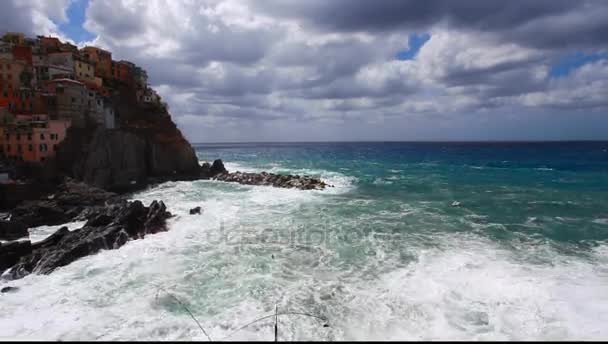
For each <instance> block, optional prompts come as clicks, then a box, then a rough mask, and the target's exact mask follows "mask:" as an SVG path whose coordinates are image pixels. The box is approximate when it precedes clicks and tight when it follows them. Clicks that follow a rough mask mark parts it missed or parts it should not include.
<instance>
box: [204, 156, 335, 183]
mask: <svg viewBox="0 0 608 344" xmlns="http://www.w3.org/2000/svg"><path fill="white" fill-rule="evenodd" d="M201 178H203V179H210V178H211V179H214V180H220V181H224V182H233V183H239V184H245V185H267V186H274V187H280V188H295V189H300V190H322V189H325V188H326V187H333V185H328V184H326V183H325V182H323V181H322V180H320V179H318V178H312V177H308V176H299V175H290V174H289V175H281V174H274V173H268V172H261V173H246V172H238V171H237V172H234V173H230V172H228V170H226V167H225V166H224V163H223V162H222V160H221V159H217V160H215V161H213V164H212V165H209V163H208V162H205V163H203V165H202V166H201Z"/></svg>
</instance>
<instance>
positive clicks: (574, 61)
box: [549, 51, 608, 78]
mask: <svg viewBox="0 0 608 344" xmlns="http://www.w3.org/2000/svg"><path fill="white" fill-rule="evenodd" d="M603 59H608V53H591V54H585V53H583V52H580V51H577V52H575V53H570V54H566V55H562V56H561V57H560V58H559V59H558V60H557V61H556V62H555V63H554V64H553V65H552V66H551V70H550V72H549V75H550V76H551V77H552V78H559V77H564V76H567V75H568V74H570V73H571V72H572V71H573V70H575V69H577V68H580V67H582V66H584V65H586V64H588V63H593V62H596V61H599V60H603Z"/></svg>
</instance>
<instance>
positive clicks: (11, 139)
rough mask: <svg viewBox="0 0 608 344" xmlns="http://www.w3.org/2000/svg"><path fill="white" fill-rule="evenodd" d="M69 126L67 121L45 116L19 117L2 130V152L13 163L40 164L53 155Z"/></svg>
mask: <svg viewBox="0 0 608 344" xmlns="http://www.w3.org/2000/svg"><path fill="white" fill-rule="evenodd" d="M69 127H70V121H69V120H50V119H49V117H48V115H18V116H16V118H15V121H14V123H13V124H11V125H7V126H3V127H2V153H3V154H4V156H5V157H6V158H8V159H9V160H12V161H27V162H43V161H45V160H46V159H48V158H49V157H51V156H54V155H55V152H56V151H57V145H58V144H59V143H60V142H61V141H63V140H64V139H65V136H66V132H67V129H68V128H69Z"/></svg>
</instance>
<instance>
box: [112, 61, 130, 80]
mask: <svg viewBox="0 0 608 344" xmlns="http://www.w3.org/2000/svg"><path fill="white" fill-rule="evenodd" d="M131 65H132V64H131V63H130V62H128V61H118V62H116V61H112V78H113V79H115V80H118V81H120V82H122V83H124V84H127V85H131V84H132V83H133V82H132V79H133V76H132V74H131Z"/></svg>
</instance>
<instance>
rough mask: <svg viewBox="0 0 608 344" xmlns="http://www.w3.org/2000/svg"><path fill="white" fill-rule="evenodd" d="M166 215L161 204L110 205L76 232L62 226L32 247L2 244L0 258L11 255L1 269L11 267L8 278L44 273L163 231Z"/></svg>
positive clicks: (163, 205) (126, 203)
mask: <svg viewBox="0 0 608 344" xmlns="http://www.w3.org/2000/svg"><path fill="white" fill-rule="evenodd" d="M170 216H171V213H169V212H168V211H167V210H166V207H165V204H164V203H163V202H162V201H161V202H158V201H154V202H152V203H151V204H150V206H148V207H145V206H144V205H143V204H142V203H141V202H140V201H134V202H123V203H117V204H112V205H108V206H107V207H105V208H104V210H103V211H101V212H99V213H98V214H97V215H96V216H95V217H93V218H92V219H91V220H89V221H88V222H87V224H86V225H85V226H84V227H82V228H80V229H76V230H74V231H69V230H68V229H67V228H66V227H62V228H61V229H59V230H58V231H57V232H56V233H54V234H53V235H51V236H50V237H49V238H47V239H45V240H44V241H42V242H39V243H35V244H33V245H32V244H30V243H29V241H28V242H27V245H26V244H22V243H15V242H12V243H10V244H11V245H12V246H11V247H9V248H6V249H5V247H4V245H3V246H2V248H1V249H0V257H3V258H4V256H6V255H8V254H12V255H11V256H10V257H11V260H10V262H8V263H6V264H4V265H3V266H4V269H6V268H8V267H11V269H10V271H9V276H10V278H12V279H17V278H22V277H24V276H26V275H28V274H30V273H41V274H48V273H51V272H53V271H54V270H55V269H56V268H58V267H61V266H65V265H67V264H70V263H71V262H73V261H75V260H77V259H79V258H81V257H84V256H88V255H91V254H95V253H97V252H99V251H100V250H103V249H106V250H111V249H117V248H119V247H121V246H122V245H124V244H125V243H126V242H127V241H128V240H130V239H141V238H143V237H144V236H145V235H146V234H153V233H158V232H161V231H166V230H167V227H166V219H168V218H169V217H170ZM16 245H22V246H23V247H21V246H16ZM15 258H17V260H16V259H15ZM4 261H5V260H4V259H2V262H3V263H4Z"/></svg>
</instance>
